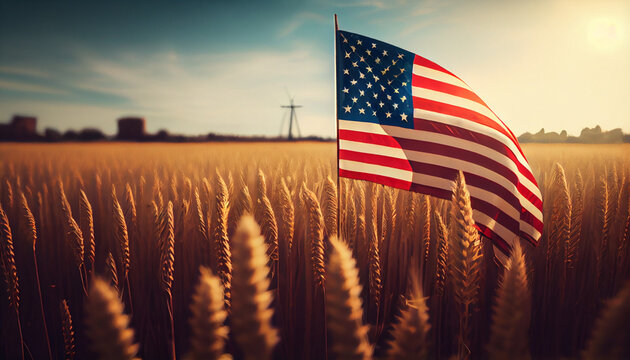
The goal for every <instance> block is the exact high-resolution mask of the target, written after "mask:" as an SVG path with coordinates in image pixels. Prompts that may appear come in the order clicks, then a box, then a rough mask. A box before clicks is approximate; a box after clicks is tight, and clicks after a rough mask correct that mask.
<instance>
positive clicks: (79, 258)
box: [58, 181, 84, 268]
mask: <svg viewBox="0 0 630 360" xmlns="http://www.w3.org/2000/svg"><path fill="white" fill-rule="evenodd" d="M58 189H59V197H60V200H61V213H62V215H63V217H64V230H65V234H66V239H67V241H68V243H69V244H70V248H71V249H72V254H73V256H74V259H75V261H76V263H77V267H79V268H81V267H82V266H83V255H84V248H83V233H82V232H81V229H80V228H79V225H78V224H77V222H76V221H75V220H74V218H73V217H72V210H71V208H70V203H68V199H67V198H66V193H65V191H64V190H63V183H62V182H61V181H59V182H58Z"/></svg>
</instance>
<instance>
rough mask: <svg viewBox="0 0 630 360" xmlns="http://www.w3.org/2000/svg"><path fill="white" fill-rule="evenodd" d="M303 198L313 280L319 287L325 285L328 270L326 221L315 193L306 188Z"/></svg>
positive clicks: (303, 191)
mask: <svg viewBox="0 0 630 360" xmlns="http://www.w3.org/2000/svg"><path fill="white" fill-rule="evenodd" d="M302 197H303V200H304V205H305V207H306V216H307V217H308V238H307V243H308V244H309V246H308V250H309V252H310V255H311V256H310V257H311V263H312V271H313V279H314V281H315V284H317V286H320V287H321V286H323V285H324V277H325V274H326V270H325V268H324V219H323V216H322V211H321V208H320V207H319V202H318V201H317V197H316V196H315V193H314V192H312V191H311V190H309V189H307V188H306V187H303V188H302Z"/></svg>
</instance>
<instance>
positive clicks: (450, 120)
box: [413, 109, 542, 199]
mask: <svg viewBox="0 0 630 360" xmlns="http://www.w3.org/2000/svg"><path fill="white" fill-rule="evenodd" d="M413 117H414V118H417V119H426V120H431V121H435V122H439V123H442V124H446V125H454V126H457V127H461V128H463V129H466V130H469V131H472V132H476V133H480V134H483V135H486V136H489V137H491V138H493V139H495V140H497V141H499V142H501V143H502V144H503V145H505V146H506V147H507V148H508V149H510V150H511V151H512V153H513V154H514V156H515V157H516V159H517V160H518V162H519V163H520V164H521V165H522V166H523V167H525V169H527V170H528V171H529V172H530V173H531V174H533V172H532V169H531V168H530V166H529V163H528V162H527V160H526V159H525V157H524V156H523V154H521V152H520V151H519V150H518V149H517V148H516V145H515V144H514V142H512V140H510V139H509V138H508V137H507V136H505V135H503V134H502V133H501V132H499V131H496V130H494V129H492V128H489V127H487V126H485V125H481V124H477V123H476V122H474V121H470V120H468V119H463V118H460V117H456V116H451V115H444V114H440V113H437V112H434V111H428V110H422V109H414V110H413ZM522 183H523V185H525V186H526V187H527V188H528V189H529V191H531V192H532V193H533V194H535V195H536V196H537V197H538V198H539V199H542V195H541V194H540V190H539V189H538V187H537V186H536V185H534V184H533V183H532V182H531V181H529V180H528V181H527V182H525V181H523V182H522Z"/></svg>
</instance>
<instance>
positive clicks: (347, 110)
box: [344, 105, 352, 113]
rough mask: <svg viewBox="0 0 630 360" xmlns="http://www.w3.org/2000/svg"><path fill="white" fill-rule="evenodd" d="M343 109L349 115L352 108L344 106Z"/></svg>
mask: <svg viewBox="0 0 630 360" xmlns="http://www.w3.org/2000/svg"><path fill="white" fill-rule="evenodd" d="M344 109H345V110H346V112H347V113H349V112H350V109H352V106H350V105H346V106H344Z"/></svg>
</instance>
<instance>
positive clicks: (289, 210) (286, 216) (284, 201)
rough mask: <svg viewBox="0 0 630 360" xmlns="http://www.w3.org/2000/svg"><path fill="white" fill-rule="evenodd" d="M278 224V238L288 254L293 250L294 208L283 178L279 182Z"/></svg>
mask: <svg viewBox="0 0 630 360" xmlns="http://www.w3.org/2000/svg"><path fill="white" fill-rule="evenodd" d="M278 202H279V203H280V222H279V224H278V234H279V235H278V236H281V237H282V238H283V239H284V241H285V242H286V246H287V248H288V251H289V253H290V252H291V249H292V248H293V232H294V227H295V207H294V205H293V198H292V196H291V191H290V190H289V187H288V186H287V183H286V181H284V178H282V179H281V180H280V196H279V198H278Z"/></svg>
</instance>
